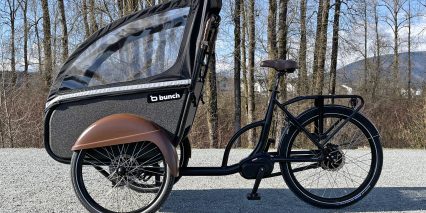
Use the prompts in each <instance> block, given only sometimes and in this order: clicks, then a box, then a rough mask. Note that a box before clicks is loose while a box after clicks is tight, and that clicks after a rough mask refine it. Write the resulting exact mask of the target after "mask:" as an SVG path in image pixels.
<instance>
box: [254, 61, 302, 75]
mask: <svg viewBox="0 0 426 213" xmlns="http://www.w3.org/2000/svg"><path fill="white" fill-rule="evenodd" d="M260 66H261V67H268V68H272V69H275V70H276V71H277V72H285V73H293V72H294V71H296V69H298V68H299V67H298V65H297V62H295V61H293V60H282V59H277V60H266V61H262V63H261V64H260Z"/></svg>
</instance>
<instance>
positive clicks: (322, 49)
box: [315, 0, 330, 95]
mask: <svg viewBox="0 0 426 213" xmlns="http://www.w3.org/2000/svg"><path fill="white" fill-rule="evenodd" d="M323 3H324V5H323V7H322V11H321V13H322V15H321V22H320V23H319V24H321V27H320V34H319V37H317V40H319V41H318V43H319V45H318V50H316V51H318V59H317V63H318V64H317V73H316V76H315V77H316V81H315V92H316V94H318V95H321V94H322V92H323V88H324V72H325V70H324V68H325V67H324V66H325V59H326V51H327V27H328V14H329V9H330V0H324V2H323Z"/></svg>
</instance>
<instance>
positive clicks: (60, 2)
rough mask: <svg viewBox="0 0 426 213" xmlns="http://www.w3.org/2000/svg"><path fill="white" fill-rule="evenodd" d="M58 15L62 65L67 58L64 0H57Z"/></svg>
mask: <svg viewBox="0 0 426 213" xmlns="http://www.w3.org/2000/svg"><path fill="white" fill-rule="evenodd" d="M58 6H59V13H60V14H61V30H62V38H61V41H62V63H65V61H66V60H67V58H68V28H67V19H66V16H65V8H64V0H58Z"/></svg>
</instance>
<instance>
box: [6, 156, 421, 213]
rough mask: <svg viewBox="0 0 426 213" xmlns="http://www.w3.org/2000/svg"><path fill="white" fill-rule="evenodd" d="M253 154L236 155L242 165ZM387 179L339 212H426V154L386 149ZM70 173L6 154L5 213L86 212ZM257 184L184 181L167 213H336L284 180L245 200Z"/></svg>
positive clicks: (43, 160)
mask: <svg viewBox="0 0 426 213" xmlns="http://www.w3.org/2000/svg"><path fill="white" fill-rule="evenodd" d="M248 152H249V151H248V150H236V151H233V153H232V154H234V156H235V157H234V158H232V160H233V161H234V162H235V161H238V158H241V157H242V156H244V155H245V154H246V153H248ZM384 157H385V159H384V166H383V171H382V176H381V178H380V180H379V182H378V184H377V185H376V188H375V189H374V190H373V191H372V192H371V193H370V194H369V195H368V196H367V197H366V198H365V199H364V200H362V201H361V202H359V203H357V204H355V205H353V206H350V207H347V208H344V209H341V210H338V211H339V212H426V151H425V150H385V151H384ZM221 158H222V150H195V151H194V152H193V156H192V159H191V161H190V164H191V165H196V166H207V165H211V166H214V165H219V162H220V161H221ZM69 176H70V168H69V166H68V165H63V164H60V163H57V162H56V161H54V160H52V159H51V158H50V157H49V156H48V155H47V153H46V152H45V151H44V150H41V149H0V212H85V210H84V208H83V206H82V205H81V204H80V203H79V202H78V199H77V198H76V196H75V195H74V192H73V190H72V186H71V182H70V177H69ZM252 186H253V181H252V180H251V181H250V180H245V179H243V178H242V177H240V176H239V175H232V176H227V177H184V178H183V179H182V180H181V181H180V182H179V183H178V184H176V185H175V187H174V189H173V192H172V194H171V195H170V197H169V199H168V200H167V202H166V203H165V205H164V206H163V207H162V209H161V212H330V210H328V211H326V210H321V209H318V208H315V207H311V206H309V205H308V204H305V203H304V202H302V201H300V200H299V199H298V198H297V197H296V196H295V195H293V194H292V193H291V191H290V190H289V189H288V188H287V187H286V186H285V183H284V181H283V179H282V177H276V178H272V179H267V180H264V181H263V182H262V184H261V186H260V187H261V189H260V190H259V192H260V193H261V195H262V200H260V201H248V200H246V199H245V195H246V194H247V193H248V192H249V191H250V189H251V187H252ZM334 212H336V211H334Z"/></svg>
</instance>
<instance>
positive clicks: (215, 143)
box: [206, 52, 219, 148]
mask: <svg viewBox="0 0 426 213" xmlns="http://www.w3.org/2000/svg"><path fill="white" fill-rule="evenodd" d="M206 77H207V81H206V83H207V85H206V94H207V104H208V108H207V111H208V113H207V126H208V128H209V140H210V148H219V140H218V116H217V86H216V53H215V52H213V53H212V56H211V58H210V61H209V64H208V72H207V76H206Z"/></svg>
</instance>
